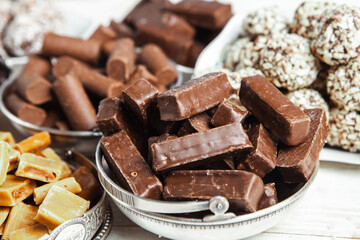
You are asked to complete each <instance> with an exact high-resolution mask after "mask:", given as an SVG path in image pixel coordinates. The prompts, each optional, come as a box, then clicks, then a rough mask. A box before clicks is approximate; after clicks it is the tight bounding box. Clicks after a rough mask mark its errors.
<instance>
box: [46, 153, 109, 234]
mask: <svg viewBox="0 0 360 240" xmlns="http://www.w3.org/2000/svg"><path fill="white" fill-rule="evenodd" d="M66 159H67V162H68V163H69V164H70V166H71V167H72V168H77V167H79V166H86V167H87V168H89V169H90V170H91V171H92V172H93V174H95V176H96V174H97V169H96V166H95V165H94V163H92V162H91V161H90V160H89V159H87V158H85V157H84V156H83V155H81V154H79V153H77V152H71V151H69V154H68V157H67V158H66ZM100 195H101V197H100V199H99V200H98V202H97V203H96V204H95V205H94V206H93V207H92V208H90V209H89V210H88V211H87V212H86V213H85V214H84V215H83V216H81V217H78V218H74V219H70V220H68V221H66V222H64V223H63V224H61V225H60V226H58V227H57V228H55V229H54V230H53V231H52V232H51V234H46V235H44V236H43V237H41V238H40V240H72V239H77V240H78V239H79V240H90V239H97V240H103V239H105V238H106V237H107V236H108V234H109V232H110V229H111V225H112V214H111V208H110V206H109V205H108V203H107V196H106V191H104V190H103V189H101V193H100Z"/></svg>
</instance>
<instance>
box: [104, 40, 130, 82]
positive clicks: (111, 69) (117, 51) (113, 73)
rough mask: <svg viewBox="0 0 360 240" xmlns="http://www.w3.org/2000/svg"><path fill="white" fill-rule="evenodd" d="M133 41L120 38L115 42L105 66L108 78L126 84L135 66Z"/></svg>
mask: <svg viewBox="0 0 360 240" xmlns="http://www.w3.org/2000/svg"><path fill="white" fill-rule="evenodd" d="M134 47H135V44H134V41H133V40H132V39H130V38H122V39H120V40H118V41H117V42H116V45H115V46H114V48H113V50H112V52H111V55H110V56H109V59H108V62H107V64H106V73H107V74H108V76H109V77H111V78H113V79H116V80H119V81H122V82H126V81H128V80H129V77H130V74H131V71H132V69H133V67H134V65H135V58H136V54H135V52H134Z"/></svg>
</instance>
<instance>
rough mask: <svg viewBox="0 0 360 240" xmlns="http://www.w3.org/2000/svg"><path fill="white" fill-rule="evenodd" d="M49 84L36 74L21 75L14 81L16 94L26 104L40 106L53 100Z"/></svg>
mask: <svg viewBox="0 0 360 240" xmlns="http://www.w3.org/2000/svg"><path fill="white" fill-rule="evenodd" d="M51 89H52V87H51V83H50V82H49V81H48V80H47V79H46V78H44V77H43V76H41V75H39V74H36V73H30V72H28V73H26V74H21V76H20V77H19V78H18V79H17V80H16V90H17V92H18V94H19V95H20V96H21V97H23V98H24V99H26V100H27V101H28V102H30V103H32V104H35V105H41V104H44V103H47V102H50V101H52V100H53V95H52V90H51Z"/></svg>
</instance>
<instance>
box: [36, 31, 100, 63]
mask: <svg viewBox="0 0 360 240" xmlns="http://www.w3.org/2000/svg"><path fill="white" fill-rule="evenodd" d="M100 50H101V43H100V42H98V41H91V40H90V41H85V40H82V39H79V38H71V37H65V36H60V35H56V34H54V33H50V32H49V33H46V34H45V36H44V42H43V46H42V50H41V54H42V55H45V56H50V57H58V56H63V55H66V56H71V57H74V58H76V59H79V60H81V61H84V62H88V63H92V64H96V63H97V62H98V58H99V54H100Z"/></svg>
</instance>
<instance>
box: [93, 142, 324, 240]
mask: <svg viewBox="0 0 360 240" xmlns="http://www.w3.org/2000/svg"><path fill="white" fill-rule="evenodd" d="M96 165H97V168H98V176H99V180H100V183H101V184H102V186H103V187H104V189H105V191H106V192H107V193H108V194H109V195H110V197H111V198H112V200H113V201H114V202H115V204H116V206H117V207H118V208H119V209H120V211H122V212H123V213H124V214H125V215H126V216H127V217H128V218H129V219H131V220H132V221H133V222H134V223H136V224H137V225H139V226H140V227H142V228H144V229H146V230H148V231H150V232H153V233H155V234H158V235H160V236H163V237H167V238H171V239H240V238H246V237H249V236H252V235H255V234H258V233H260V232H262V231H265V230H266V229H268V228H270V227H272V226H274V225H275V224H276V223H278V222H279V221H280V220H281V219H282V218H283V217H284V216H285V215H286V213H287V212H288V211H289V210H290V209H291V208H292V207H294V206H295V204H296V203H297V202H298V201H299V200H300V199H301V198H302V197H303V195H304V194H305V192H306V191H307V190H308V189H309V187H310V185H311V184H312V182H313V181H314V179H315V177H316V174H317V171H318V169H319V163H317V165H316V168H315V169H314V172H313V174H312V176H311V178H310V179H309V181H307V182H306V183H304V184H303V185H301V186H299V189H297V190H296V191H295V192H294V193H293V194H292V195H291V196H289V197H287V198H286V199H284V200H283V201H281V202H279V203H277V204H276V205H274V206H271V207H268V208H265V209H263V210H260V211H257V212H254V213H249V214H245V215H239V216H236V215H235V214H233V213H229V212H227V210H228V201H227V200H226V198H223V197H214V198H212V199H210V200H209V201H186V202H169V201H161V200H151V199H146V198H142V197H138V196H136V195H134V194H132V193H130V192H128V191H126V190H124V189H123V188H121V187H120V186H119V185H118V184H117V183H116V182H115V180H114V178H113V176H112V173H111V171H110V169H109V167H108V165H107V163H106V161H105V159H104V157H103V154H102V152H101V149H100V146H99V145H98V146H97V149H96ZM204 210H210V211H211V213H212V214H209V215H207V216H205V217H204V218H185V217H178V216H174V215H169V214H174V213H191V212H199V211H204Z"/></svg>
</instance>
